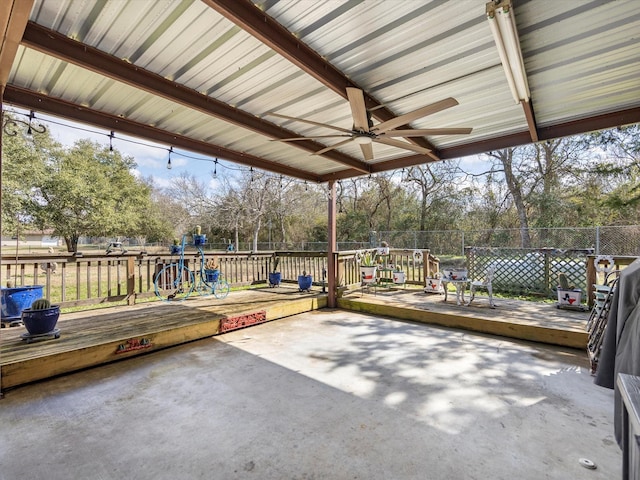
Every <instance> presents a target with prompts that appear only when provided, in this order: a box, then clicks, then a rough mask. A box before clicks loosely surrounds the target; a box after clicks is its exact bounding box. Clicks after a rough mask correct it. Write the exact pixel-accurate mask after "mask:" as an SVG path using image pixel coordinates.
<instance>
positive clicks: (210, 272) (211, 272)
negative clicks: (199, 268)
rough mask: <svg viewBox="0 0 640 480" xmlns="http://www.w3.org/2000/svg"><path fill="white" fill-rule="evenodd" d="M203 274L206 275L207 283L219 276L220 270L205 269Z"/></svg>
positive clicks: (213, 281)
mask: <svg viewBox="0 0 640 480" xmlns="http://www.w3.org/2000/svg"><path fill="white" fill-rule="evenodd" d="M204 274H205V275H206V278H207V283H215V282H217V281H218V277H219V276H220V270H205V271H204Z"/></svg>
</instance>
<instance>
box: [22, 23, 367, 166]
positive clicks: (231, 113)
mask: <svg viewBox="0 0 640 480" xmlns="http://www.w3.org/2000/svg"><path fill="white" fill-rule="evenodd" d="M22 44H23V45H25V46H27V47H29V48H32V49H34V50H37V51H39V52H42V53H45V54H47V55H51V56H53V57H55V58H58V59H61V60H64V61H66V62H69V63H73V64H74V65H78V66H80V67H82V68H86V69H88V70H91V71H92V72H95V73H98V74H100V75H104V76H106V77H109V78H112V79H114V80H117V81H120V82H123V83H126V84H127V85H130V86H132V87H135V88H138V89H140V90H144V91H146V92H149V93H151V94H153V95H158V96H160V97H162V98H165V99H167V100H171V101H174V102H176V103H179V104H181V105H184V106H186V107H189V108H193V109H195V110H198V111H200V112H202V113H205V114H207V115H212V116H215V117H216V118H220V119H222V120H225V121H228V122H231V123H233V124H235V125H238V126H241V127H244V128H248V129H250V130H253V131H254V132H256V133H259V134H262V135H266V136H268V137H271V138H288V137H292V136H298V134H297V133H295V132H293V131H290V130H287V129H284V128H281V127H279V126H277V125H275V124H273V123H270V122H267V121H266V120H263V119H261V118H258V117H256V116H255V115H251V114H249V113H247V112H244V111H242V110H239V109H237V108H233V107H231V106H229V105H227V104H225V103H223V102H220V101H219V100H216V99H214V98H211V97H208V96H206V95H203V94H201V93H199V92H196V91H195V90H192V89H190V88H187V87H184V86H183V85H180V84H179V83H176V82H172V81H170V80H167V79H165V78H163V77H161V76H159V75H156V74H155V73H152V72H149V71H148V70H145V69H142V68H140V67H137V66H135V65H132V64H130V63H127V62H125V61H122V60H120V59H118V58H116V57H114V56H112V55H107V54H106V53H104V52H101V51H100V50H98V49H96V48H93V47H90V46H88V45H85V44H83V43H80V42H77V41H75V40H72V39H70V38H67V37H65V36H64V35H61V34H59V33H57V32H54V31H51V30H48V29H45V28H43V27H41V26H40V25H38V24H36V23H33V22H29V23H28V24H27V28H26V30H25V32H24V36H23V38H22ZM294 146H296V147H299V148H301V149H303V150H306V151H308V152H311V153H315V152H316V151H318V150H321V149H322V148H324V147H325V145H323V144H320V143H318V142H314V141H312V140H302V141H299V142H296V143H295V145H294ZM323 156H324V157H325V158H328V159H330V160H333V161H335V162H338V163H340V164H342V165H346V166H348V167H351V168H353V169H355V170H357V171H359V172H360V173H370V172H371V168H370V166H369V165H368V164H367V163H365V162H362V161H360V160H358V159H355V158H353V157H350V156H348V155H345V154H343V153H341V152H337V151H332V152H327V153H326V154H325V155H323Z"/></svg>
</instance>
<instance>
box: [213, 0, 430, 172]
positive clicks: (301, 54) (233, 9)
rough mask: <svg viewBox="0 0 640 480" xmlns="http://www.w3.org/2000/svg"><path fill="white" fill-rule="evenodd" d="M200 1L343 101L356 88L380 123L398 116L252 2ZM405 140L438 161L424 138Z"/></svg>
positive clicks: (238, 0)
mask: <svg viewBox="0 0 640 480" xmlns="http://www.w3.org/2000/svg"><path fill="white" fill-rule="evenodd" d="M202 1H203V2H204V3H205V4H207V5H208V6H209V7H211V8H212V9H214V10H215V11H216V12H218V13H220V14H221V15H223V16H224V17H226V18H227V19H228V20H230V21H232V22H233V23H235V24H236V25H238V26H239V27H240V28H241V29H243V30H244V31H246V32H249V33H250V34H251V35H253V36H254V37H256V38H257V39H258V40H260V41H261V42H262V43H264V44H265V45H267V46H268V47H269V48H271V49H272V50H274V51H275V52H277V53H278V54H279V55H281V56H283V57H284V58H286V59H287V60H289V61H290V62H292V63H294V64H295V65H297V66H298V67H299V68H301V69H302V70H304V71H305V72H307V73H308V74H309V75H311V76H313V77H314V78H315V79H316V80H318V81H320V82H321V83H322V84H323V85H325V86H327V87H328V88H330V89H331V90H333V91H334V92H336V93H337V94H338V95H340V96H342V97H343V98H344V99H345V100H348V98H347V87H355V88H359V89H360V90H362V91H363V92H364V100H365V105H366V107H367V110H369V111H371V114H372V115H373V116H374V117H375V118H376V119H378V120H379V121H381V122H385V121H387V120H391V119H392V118H395V117H397V115H396V114H395V113H394V112H392V111H391V110H389V109H388V108H387V107H385V106H384V105H382V104H380V103H379V102H378V101H376V100H375V99H373V98H372V97H371V96H370V95H369V94H368V93H367V92H366V90H365V89H364V88H362V87H361V86H359V85H357V84H355V83H354V82H352V81H351V80H349V78H348V77H347V76H346V75H345V74H344V73H342V72H341V71H340V70H338V69H337V68H336V67H334V66H333V65H332V64H331V63H329V62H327V61H326V60H325V59H324V58H322V57H321V56H320V55H319V54H318V53H316V52H315V51H314V50H313V49H311V48H310V47H309V46H308V45H307V44H306V43H304V42H301V41H300V40H298V39H297V38H296V37H295V36H294V35H292V34H291V32H289V31H288V30H287V29H286V28H284V27H283V26H282V25H280V24H279V23H278V22H276V21H275V20H274V19H273V18H271V17H270V16H268V15H267V14H265V13H264V12H263V11H261V10H260V9H259V8H258V7H257V6H255V5H254V4H253V3H251V2H249V1H247V0H202ZM400 128H411V126H410V125H405V126H402V127H400ZM408 140H409V141H410V142H412V143H414V144H416V145H419V146H421V147H424V148H428V149H429V150H431V152H430V153H429V154H428V156H430V157H431V158H433V159H434V160H440V156H439V153H438V149H437V148H436V147H435V146H433V145H432V144H431V143H430V142H428V141H427V140H426V139H424V138H410V139H408ZM423 158H424V156H423Z"/></svg>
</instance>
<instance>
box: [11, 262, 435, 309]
mask: <svg viewBox="0 0 640 480" xmlns="http://www.w3.org/2000/svg"><path fill="white" fill-rule="evenodd" d="M421 252H422V254H423V260H422V261H416V260H415V259H414V255H413V250H400V249H391V251H390V255H389V256H388V261H389V262H392V263H393V265H398V266H400V267H402V269H403V270H404V271H405V273H406V278H407V283H408V284H414V285H424V281H425V280H424V279H425V278H426V277H428V276H430V274H431V273H432V272H435V271H437V269H438V266H437V259H436V258H435V257H433V256H432V255H429V251H428V250H421ZM355 253H356V252H355V251H346V252H340V253H337V254H336V262H337V263H336V264H337V278H336V285H338V286H340V285H342V286H349V285H356V284H359V283H360V271H359V268H358V264H357V262H356V258H355ZM275 257H279V258H280V261H279V265H278V271H280V272H281V273H282V281H283V282H284V283H293V284H297V282H298V276H299V275H302V273H303V271H304V272H306V273H307V274H308V275H311V276H312V277H313V283H314V285H316V286H323V285H325V286H326V285H327V283H328V279H327V254H326V252H289V251H288V252H284V251H283V252H278V251H276V252H258V253H255V252H226V251H219V252H206V254H205V258H206V259H209V258H214V259H215V261H216V263H217V264H218V265H219V267H220V271H221V273H222V274H223V275H224V278H225V279H226V280H227V281H228V282H229V284H230V285H231V286H232V287H241V286H248V285H259V284H267V283H268V274H269V272H270V271H272V270H273V265H274V260H275ZM177 261H178V257H177V256H175V255H174V256H171V255H169V254H144V253H122V254H120V253H116V254H114V253H111V254H103V253H83V254H82V255H74V254H56V255H53V254H41V255H40V254H25V255H19V256H18V257H16V256H15V255H2V269H1V271H0V282H1V284H2V286H8V285H10V284H11V285H13V286H24V285H42V286H43V296H44V297H45V298H48V299H49V300H51V302H52V303H56V304H59V305H60V306H61V307H63V308H67V307H83V306H90V305H95V304H101V303H110V302H126V303H128V304H134V303H136V301H139V300H144V299H148V298H153V297H155V293H154V284H153V282H154V278H155V275H156V274H157V272H159V270H160V269H161V268H162V267H163V266H164V265H166V264H168V263H172V262H177ZM185 263H186V265H187V266H188V267H189V268H191V269H194V267H195V269H197V268H198V265H199V263H198V256H197V252H196V251H195V250H194V251H193V252H191V251H188V252H187V253H186V254H185Z"/></svg>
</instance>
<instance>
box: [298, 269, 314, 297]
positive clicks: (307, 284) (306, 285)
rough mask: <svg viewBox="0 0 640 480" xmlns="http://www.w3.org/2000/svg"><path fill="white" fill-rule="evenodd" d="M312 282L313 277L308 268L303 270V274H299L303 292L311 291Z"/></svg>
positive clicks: (299, 282)
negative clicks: (307, 270) (308, 273)
mask: <svg viewBox="0 0 640 480" xmlns="http://www.w3.org/2000/svg"><path fill="white" fill-rule="evenodd" d="M312 283H313V277H312V276H311V275H307V272H306V270H303V271H302V275H298V287H300V291H301V292H310V291H311V284H312Z"/></svg>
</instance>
